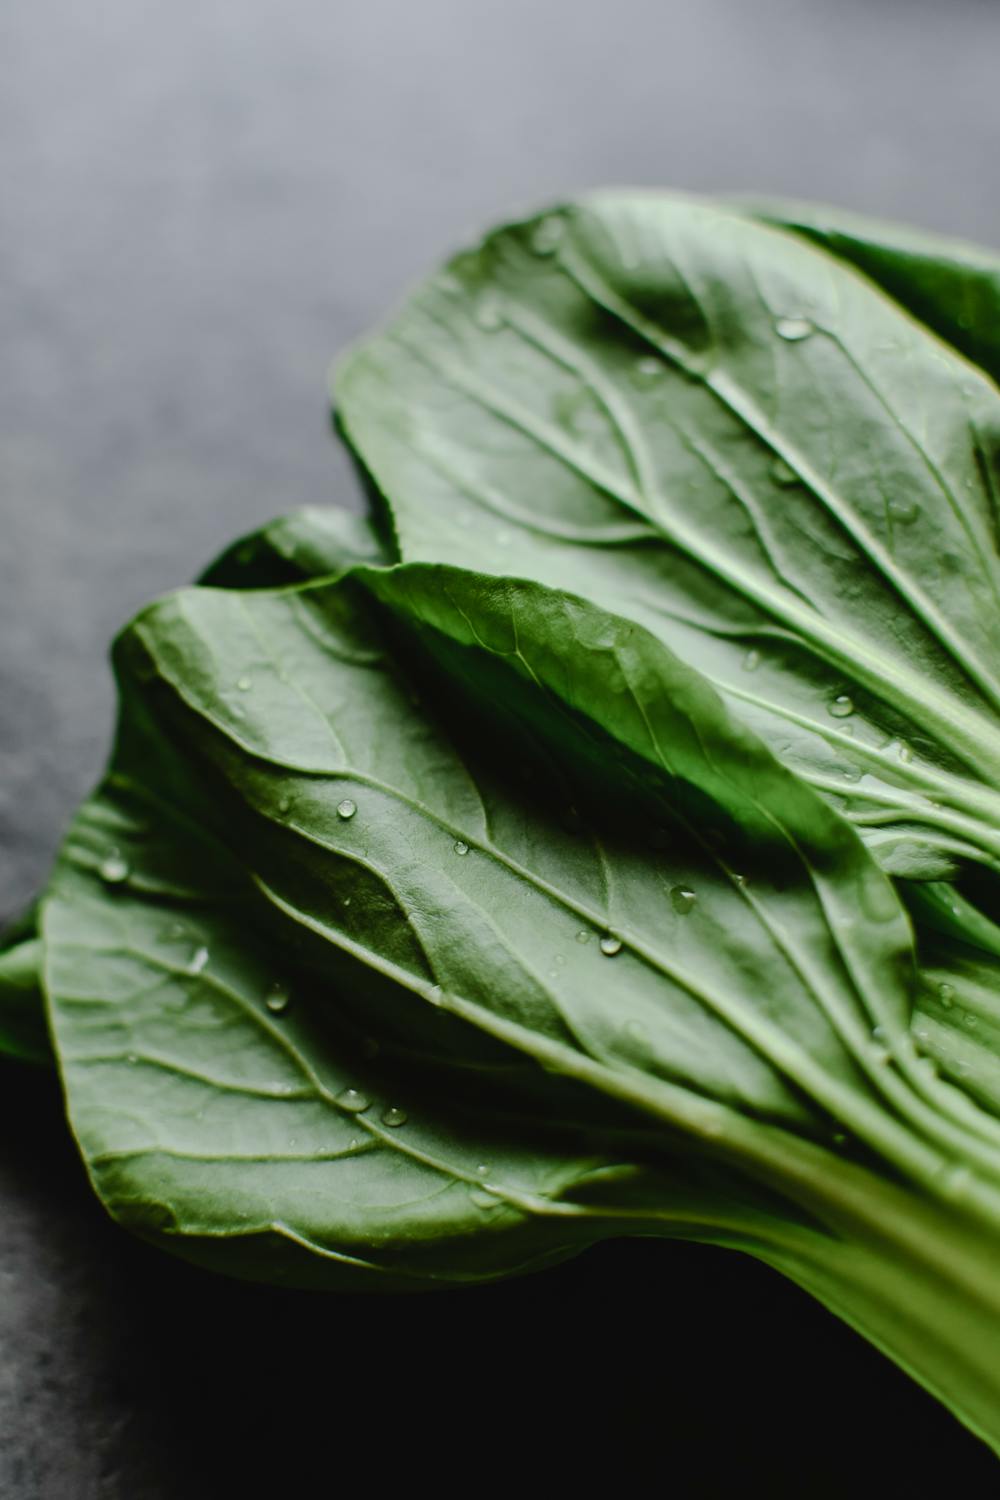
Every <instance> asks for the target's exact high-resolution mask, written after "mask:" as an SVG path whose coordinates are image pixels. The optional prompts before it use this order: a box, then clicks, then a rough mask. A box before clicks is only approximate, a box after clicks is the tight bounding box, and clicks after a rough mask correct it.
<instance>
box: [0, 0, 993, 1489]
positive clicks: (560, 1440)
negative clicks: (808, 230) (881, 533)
mask: <svg viewBox="0 0 1000 1500" xmlns="http://www.w3.org/2000/svg"><path fill="white" fill-rule="evenodd" d="M998 56H1000V5H997V4H993V3H990V0H949V3H947V4H945V3H942V0H614V3H604V4H602V3H600V0H357V3H354V4H345V3H342V0H323V3H320V0H198V3H197V4H195V3H187V4H186V3H184V0H89V3H87V4H80V3H71V0H31V3H28V0H6V4H4V5H2V6H0V205H2V206H0V390H2V400H0V471H2V491H0V849H2V862H0V918H2V917H4V916H6V915H9V914H11V913H13V911H14V910H15V908H16V907H17V906H18V905H19V904H20V903H21V902H22V901H23V900H24V899H25V898H26V897H27V896H28V895H29V894H30V893H31V891H32V889H33V888H34V887H35V886H36V884H37V883H38V882H39V881H40V880H41V879H42V878H43V876H44V874H45V870H46V867H47V864H48V861H49V859H50V857H51V854H52V851H53V849H54V846H55V844H56V841H57V839H58V837H59V832H60V829H61V827H62V826H63V824H64V821H65V819H66V817H67V816H68V814H69V812H70V811H71V809H72V807H73V805H74V803H75V802H76V800H77V799H78V798H79V797H80V796H81V794H82V793H84V792H85V791H86V789H87V788H88V786H89V785H90V784H91V782H92V781H93V779H94V777H95V775H96V774H97V772H98V770H99V768H100V765H101V762H102V757H103V755H104V753H105V750H106V747H107V743H108V736H109V731H110V723H111V715H112V709H113V702H112V694H111V688H110V680H109V674H108V670H107V666H106V648H107V643H108V641H109V639H110V636H111V635H112V633H113V632H114V631H115V629H116V628H117V627H119V626H120V625H121V624H123V623H124V621H125V620H126V619H127V618H128V617H129V615H130V614H131V613H132V612H133V611H134V610H135V609H136V607H137V606H139V605H140V604H142V603H143V602H144V601H145V600H147V599H148V598H149V597H151V596H152V595H154V594H156V593H157V592H160V591H162V590H164V589H167V588H170V587H173V586H175V585H176V584H178V583H181V582H183V581H185V580H186V579H188V578H189V577H191V576H192V574H193V573H194V572H195V571H196V570H197V569H198V568H199V567H200V566H201V565H202V564H203V563H204V562H205V561H206V560H207V559H208V558H209V557H210V556H211V555H212V553H213V552H214V551H215V550H217V549H218V548H219V547H220V546H221V545H222V544H223V543H225V542H226V541H228V540H229V539H230V538H231V537H232V536H234V535H236V534H237V533H239V532H240V531H243V530H246V529H249V528H250V527H251V526H253V525H254V524H255V523H257V522H259V521H262V520H264V519H265V518H267V517H269V516H271V515H273V514H276V513H278V512H281V511H285V510H288V509H291V508H292V507H295V506H298V505H302V504H306V503H316V502H321V501H327V500H329V501H332V502H335V501H337V500H338V498H340V499H344V498H349V497H350V496H351V494H352V493H353V482H352V480H351V476H350V473H349V470H348V467H347V464H346V462H345V460H344V458H343V456H342V455H340V454H339V453H338V451H337V447H336V444H335V442H334V440H333V438H332V436H331V434H330V431H329V425H328V418H327V412H326V398H325V379H326V369H327V366H328V363H329V361H330V359H331V357H333V356H335V355H336V354H337V352H338V351H339V350H341V349H343V348H344V346H345V345H346V344H347V343H349V342H350V341H351V340H352V339H355V338H357V337H358V336H359V335H360V334H362V333H363V331H364V330H365V329H366V328H368V327H369V326H370V325H371V324H372V322H373V321H374V320H376V319H378V318H379V317H380V315H381V314H382V313H383V311H384V309H385V308H386V307H387V306H388V305H390V304H392V303H393V302H394V301H395V300H396V299H398V298H399V297H400V295H401V294H402V292H403V291H404V289H405V288H406V287H407V285H408V284H409V283H410V282H412V281H413V280H414V278H416V277H418V276H419V275H421V273H423V272H424V271H425V270H426V269H427V268H428V267H430V266H431V265H432V264H433V263H434V262H436V261H437V260H439V259H440V258H441V257H442V256H443V255H444V254H445V253H447V252H448V251H449V250H451V249H452V248H454V247H456V246H458V245H459V244H460V243H461V242H462V240H463V239H464V238H465V237H467V236H468V235H470V234H471V233H474V232H475V231H476V230H477V228H479V227H481V226H483V225H484V224H485V223H487V222H489V221H490V220H492V219H495V218H498V217H502V216H503V215H505V214H507V213H509V212H510V211H512V210H517V209H520V208H521V207H523V206H525V205H526V204H535V203H539V202H541V201H544V200H545V199H547V198H549V197H552V196H560V195H563V194H565V193H567V191H571V190H573V189H575V188H582V187H588V186H595V185H600V184H609V183H635V184H663V185H676V186H680V187H684V188H691V189H702V190H712V189H721V190H727V189H739V190H744V189H747V190H756V191H762V192H774V193H780V194H784V195H793V196H799V197H806V198H813V199H820V200H828V201H831V202H835V203H838V204H842V205H846V206H850V207H852V208H857V209H862V210H869V211H872V212H874V213H877V214H879V215H882V216H895V217H898V218H902V219H906V220H910V221H912V222H915V223H918V224H922V225H925V226H928V227H932V228H935V229H939V230H944V231H950V232H953V233H956V234H960V235H962V236H965V237H971V238H976V239H979V240H982V241H984V242H986V243H988V244H993V245H998V246H1000V194H998V193H997V191H996V181H997V173H996V163H997V147H998V141H997V127H998V124H1000V95H998V90H997V82H996V78H997V58H998ZM0 1115H2V1119H0V1339H2V1349H0V1495H2V1496H3V1497H4V1500H28V1497H32V1500H34V1497H45V1500H91V1497H100V1500H111V1497H114V1500H118V1497H122V1500H125V1497H128V1500H147V1497H148V1500H161V1497H163V1500H166V1497H180V1496H184V1497H201V1496H212V1497H228V1496H230V1495H237V1494H239V1495H243V1494H247V1495H255V1494H258V1493H264V1492H273V1493H275V1494H281V1495H295V1494H298V1493H299V1492H300V1491H303V1492H304V1491H305V1490H306V1489H307V1487H308V1479H307V1477H306V1465H307V1464H308V1463H309V1462H314V1463H319V1464H321V1465H323V1470H322V1473H323V1476H324V1478H323V1483H324V1487H325V1488H326V1489H328V1490H331V1491H332V1490H334V1489H335V1488H337V1487H343V1486H344V1485H345V1484H349V1485H350V1486H351V1487H352V1488H351V1493H352V1496H353V1495H354V1494H357V1495H362V1494H365V1495H367V1494H371V1495H375V1494H376V1493H379V1492H380V1491H381V1490H382V1489H383V1488H385V1487H387V1486H389V1485H390V1481H393V1482H397V1483H406V1484H407V1485H408V1486H410V1485H413V1484H417V1483H419V1482H421V1480H422V1479H424V1480H428V1481H430V1482H434V1483H438V1484H444V1485H445V1487H450V1486H452V1485H454V1486H455V1487H456V1488H457V1487H461V1488H463V1489H464V1488H467V1487H471V1486H474V1485H475V1486H478V1485H479V1484H480V1483H487V1482H489V1481H490V1480H491V1479H493V1478H498V1479H499V1480H500V1481H501V1482H511V1483H525V1482H527V1471H526V1469H525V1467H524V1464H525V1462H526V1455H527V1452H528V1450H529V1448H531V1447H532V1446H533V1445H534V1444H535V1443H536V1442H540V1443H541V1445H542V1446H541V1452H542V1455H543V1456H542V1458H541V1459H537V1458H536V1459H535V1460H534V1461H533V1464H532V1466H531V1479H532V1480H533V1482H535V1483H536V1484H543V1483H544V1482H545V1479H546V1476H547V1474H549V1473H550V1470H549V1469H548V1468H547V1467H546V1465H551V1482H552V1484H553V1485H557V1484H558V1486H559V1487H560V1488H562V1489H565V1488H566V1487H567V1486H568V1485H570V1486H571V1485H572V1484H573V1483H574V1482H577V1481H578V1482H581V1483H582V1482H583V1481H584V1480H585V1479H587V1478H589V1477H590V1466H591V1464H592V1462H593V1461H594V1460H595V1459H596V1457H598V1456H601V1457H604V1458H612V1459H613V1460H614V1462H615V1464H616V1466H617V1473H618V1480H617V1482H618V1484H619V1485H620V1486H624V1487H626V1488H627V1489H630V1490H631V1489H634V1488H636V1487H637V1486H639V1485H645V1484H646V1483H650V1482H655V1483H656V1484H657V1485H658V1486H659V1485H664V1486H669V1487H670V1489H671V1492H672V1493H673V1494H676V1495H678V1496H682V1497H685V1500H686V1497H688V1496H715V1495H720V1496H722V1495H728V1494H731V1493H734V1492H735V1491H736V1490H737V1489H739V1490H744V1489H745V1490H747V1491H750V1490H755V1491H758V1490H759V1492H760V1493H762V1494H764V1493H766V1494H768V1495H771V1496H777V1495H788V1496H805V1495H809V1496H815V1495H824V1494H830V1495H837V1496H841V1495H843V1494H845V1493H848V1492H850V1493H852V1494H855V1495H868V1494H872V1495H874V1494H876V1493H878V1494H881V1493H884V1492H885V1490H884V1485H883V1482H882V1477H883V1475H884V1476H888V1478H891V1480H892V1483H893V1491H894V1492H900V1493H902V1492H904V1490H905V1489H906V1487H907V1485H909V1489H910V1493H913V1494H920V1493H924V1492H925V1491H924V1490H922V1489H921V1483H922V1480H921V1475H922V1474H926V1469H925V1467H924V1466H925V1465H926V1463H927V1462H928V1461H929V1459H930V1458H931V1456H932V1454H936V1455H937V1456H938V1457H944V1458H946V1459H947V1460H948V1461H949V1462H950V1463H951V1464H952V1465H953V1466H954V1468H953V1478H954V1480H955V1482H956V1484H959V1483H964V1484H967V1483H971V1482H975V1481H978V1480H982V1479H983V1477H984V1476H989V1477H990V1478H993V1480H994V1482H995V1472H996V1471H995V1465H994V1461H993V1460H992V1459H990V1458H988V1456H987V1455H986V1454H985V1451H984V1450H982V1449H981V1448H980V1447H979V1446H978V1445H977V1444H976V1443H975V1442H974V1441H972V1440H971V1439H970V1438H968V1437H967V1436H966V1435H965V1434H964V1433H962V1432H961V1431H960V1430H959V1429H958V1428H957V1426H956V1425H955V1424H954V1423H952V1422H951V1421H950V1419H948V1418H947V1417H945V1416H944V1415H943V1413H941V1412H940V1410H939V1409H938V1408H936V1407H935V1406H934V1404H933V1403H932V1402H931V1401H930V1400H929V1399H928V1398H926V1397H924V1396H923V1395H922V1394H921V1393H919V1392H917V1391H916V1390H915V1389H914V1388H912V1387H911V1386H910V1385H909V1384H908V1382H907V1381H906V1380H905V1378H904V1377H903V1376H901V1375H899V1374H898V1373H897V1372H895V1371H894V1370H892V1369H890V1368H889V1367H888V1366H887V1365H885V1364H884V1363H883V1362H882V1361H881V1360H880V1358H879V1357H878V1356H877V1355H875V1354H874V1353H873V1352H872V1351H870V1350H869V1349H868V1348H867V1346H865V1345H863V1344H862V1343H861V1341H860V1340H858V1339H856V1338H855V1337H854V1336H853V1335H851V1334H850V1333H848V1332H847V1331H846V1330H843V1329H842V1328H840V1326H839V1325H836V1324H835V1323H833V1321H832V1320H831V1319H829V1318H828V1317H827V1316H826V1315H825V1314H824V1313H822V1311H821V1310H819V1309H817V1308H815V1307H814V1306H813V1305H812V1304H811V1303H809V1302H808V1301H807V1300H806V1299H805V1298H804V1297H802V1296H800V1295H799V1294H798V1293H796V1292H794V1291H792V1290H790V1289H788V1288H785V1287H784V1286H783V1285H781V1284H780V1283H778V1282H777V1281H776V1279H775V1278H774V1277H772V1276H771V1275H770V1274H765V1273H764V1272H762V1271H759V1270H757V1269H756V1268H754V1267H753V1266H752V1265H751V1264H750V1263H748V1262H747V1263H743V1262H737V1261H736V1260H735V1258H734V1257H730V1256H726V1255H724V1254H723V1253H722V1252H712V1251H701V1250H691V1249H690V1248H687V1247H670V1246H665V1245H659V1244H651V1243H638V1244H634V1245H627V1246H623V1247H610V1248H607V1249H604V1250H601V1251H598V1252H593V1253H592V1254H591V1255H589V1256H586V1257H584V1258H583V1259H582V1260H581V1261H579V1262H577V1263H575V1264H574V1265H573V1266H570V1267H567V1268H565V1269H563V1270H560V1271H558V1272H553V1273H550V1274H548V1275H547V1276H543V1277H538V1278H534V1279H533V1280H532V1281H530V1282H524V1283H519V1284H514V1285H512V1286H510V1287H502V1288H496V1289H493V1290H490V1291H488V1292H476V1293H467V1294H461V1295H458V1294H446V1295H444V1296H442V1297H438V1298H433V1299H416V1300H410V1301H407V1300H389V1301H385V1300H381V1299H357V1298H328V1299H316V1298H304V1297H296V1296H293V1295H288V1294H277V1293H271V1292H267V1291H261V1290H258V1289H255V1288H245V1287H240V1286H237V1285H235V1284H230V1283H227V1282H224V1281H222V1280H216V1279H213V1278H211V1277H209V1276H207V1275H203V1274H200V1273H196V1272H193V1271H191V1270H188V1269H186V1268H184V1267H183V1266H180V1265H178V1264H175V1263H173V1262H171V1261H168V1260H166V1259H165V1258H163V1257H160V1256H157V1255H155V1254H154V1253H153V1252H151V1251H148V1250H146V1249H145V1248H143V1247H141V1246H138V1245H134V1244H132V1242H131V1241H128V1240H127V1239H126V1237H125V1236H124V1235H122V1234H121V1233H120V1232H119V1231H117V1230H115V1229H114V1228H113V1227H112V1226H110V1225H109V1224H107V1223H106V1222H105V1220H104V1218H103V1215H102V1213H101V1211H100V1209H99V1208H98V1207H97V1205H96V1204H95V1203H94V1202H93V1201H92V1200H91V1198H90V1196H89V1190H88V1189H87V1186H86V1184H85V1182H84V1180H83V1177H82V1172H81V1169H80V1167H79V1165H78V1163H77V1161H76V1159H75V1157H74V1154H73V1151H72V1148H71V1146H70V1143H69V1142H68V1139H67V1137H66V1134H65V1129H64V1127H63V1125H62V1122H61V1119H60V1111H59V1102H58V1099H57V1097H56V1094H55V1091H54V1089H53V1087H52V1086H51V1085H50V1084H47V1083H45V1082H44V1081H43V1080H41V1079H40V1078H38V1077H36V1076H35V1075H34V1074H31V1075H29V1074H28V1073H26V1072H25V1071H24V1070H22V1069H19V1068H11V1067H10V1066H9V1065H8V1066H6V1067H4V1068H2V1069H0ZM865 1453H867V1456H866V1457H864V1458H862V1455H863V1454H865ZM803 1463H805V1464H806V1465H807V1467H805V1468H804V1467H803ZM880 1465H884V1468H882V1467H880ZM684 1466H688V1468H689V1470H690V1477H689V1478H687V1479H684V1480H680V1479H679V1478H678V1475H679V1474H680V1472H681V1470H682V1469H683V1468H684ZM886 1482H888V1481H886ZM869 1486H870V1487H869Z"/></svg>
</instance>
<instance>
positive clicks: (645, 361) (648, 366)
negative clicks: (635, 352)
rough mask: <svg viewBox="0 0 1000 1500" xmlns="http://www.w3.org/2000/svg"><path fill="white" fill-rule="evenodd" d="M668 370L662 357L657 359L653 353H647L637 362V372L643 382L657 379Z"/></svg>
mask: <svg viewBox="0 0 1000 1500" xmlns="http://www.w3.org/2000/svg"><path fill="white" fill-rule="evenodd" d="M665 370H666V366H665V365H664V363H663V360H662V359H656V358H655V356H653V355H646V356H645V357H644V358H642V359H637V360H636V362H635V373H636V376H637V377H638V379H639V380H641V381H642V383H643V384H645V383H646V381H648V380H656V379H657V377H658V376H660V375H662V374H663V373H664V371H665Z"/></svg>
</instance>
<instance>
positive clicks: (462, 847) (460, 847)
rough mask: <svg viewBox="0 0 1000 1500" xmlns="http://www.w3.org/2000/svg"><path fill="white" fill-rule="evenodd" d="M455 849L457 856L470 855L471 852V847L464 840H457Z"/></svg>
mask: <svg viewBox="0 0 1000 1500" xmlns="http://www.w3.org/2000/svg"><path fill="white" fill-rule="evenodd" d="M454 848H455V853H456V854H468V852H469V846H468V844H467V843H466V842H465V840H464V839H456V840H455V845H454Z"/></svg>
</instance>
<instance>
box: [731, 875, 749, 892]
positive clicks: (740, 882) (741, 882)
mask: <svg viewBox="0 0 1000 1500" xmlns="http://www.w3.org/2000/svg"><path fill="white" fill-rule="evenodd" d="M733 884H734V885H736V886H738V887H739V889H740V890H741V891H745V890H746V888H747V885H748V884H749V882H748V880H747V877H746V876H745V875H734V876H733Z"/></svg>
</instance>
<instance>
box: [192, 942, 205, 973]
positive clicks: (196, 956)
mask: <svg viewBox="0 0 1000 1500" xmlns="http://www.w3.org/2000/svg"><path fill="white" fill-rule="evenodd" d="M207 963H208V949H207V948H204V947H202V948H196V949H195V950H194V952H193V953H192V955H191V959H190V961H189V963H188V966H187V971H188V973H189V974H200V973H201V971H202V969H203V968H204V967H205V965H206V964H207Z"/></svg>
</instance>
